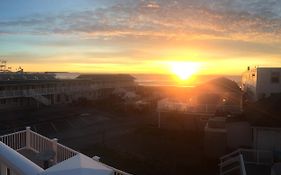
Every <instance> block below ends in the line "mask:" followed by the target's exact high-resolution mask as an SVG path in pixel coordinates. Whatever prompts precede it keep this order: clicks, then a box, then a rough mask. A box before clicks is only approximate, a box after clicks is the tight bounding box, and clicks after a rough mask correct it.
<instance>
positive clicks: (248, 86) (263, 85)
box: [241, 67, 281, 101]
mask: <svg viewBox="0 0 281 175" xmlns="http://www.w3.org/2000/svg"><path fill="white" fill-rule="evenodd" d="M280 76H281V68H280V67H254V68H250V67H248V69H247V71H246V72H244V73H243V75H242V82H241V86H242V90H243V91H244V92H245V93H246V96H247V99H248V100H251V101H256V100H259V99H261V98H265V97H269V96H270V95H273V94H276V93H281V77H280Z"/></svg>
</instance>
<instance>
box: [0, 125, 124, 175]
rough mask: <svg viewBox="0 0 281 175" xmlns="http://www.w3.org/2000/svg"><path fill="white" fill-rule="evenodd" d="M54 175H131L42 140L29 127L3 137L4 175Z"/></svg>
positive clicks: (53, 141)
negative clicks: (55, 173) (84, 173)
mask: <svg viewBox="0 0 281 175" xmlns="http://www.w3.org/2000/svg"><path fill="white" fill-rule="evenodd" d="M70 165H71V166H70ZM85 166H86V167H85ZM54 171H59V172H60V173H62V174H70V175H71V174H77V175H78V174H83V172H85V171H87V172H89V171H91V172H95V173H90V174H93V175H103V174H112V175H129V174H128V173H126V172H123V171H120V170H118V169H116V168H113V167H111V166H108V165H106V164H104V163H101V162H99V161H98V160H96V159H94V158H89V157H87V156H85V155H83V154H81V153H79V152H77V151H75V150H73V149H71V148H68V147H66V146H64V145H62V144H60V143H58V140H57V139H49V138H47V137H45V136H42V135H40V134H38V133H36V132H34V131H32V130H31V129H30V127H27V128H26V129H25V130H23V131H19V132H15V133H12V134H7V135H4V136H0V174H1V175H32V174H34V175H35V174H37V175H40V174H46V175H49V174H52V173H54ZM64 171H65V173H64Z"/></svg>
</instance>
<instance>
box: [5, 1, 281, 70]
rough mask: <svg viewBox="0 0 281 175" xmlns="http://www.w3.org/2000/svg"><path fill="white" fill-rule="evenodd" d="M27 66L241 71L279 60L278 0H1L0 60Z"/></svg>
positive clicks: (280, 25)
mask: <svg viewBox="0 0 281 175" xmlns="http://www.w3.org/2000/svg"><path fill="white" fill-rule="evenodd" d="M1 58H2V59H5V60H7V61H8V62H9V65H11V66H13V68H16V67H18V66H22V67H24V69H25V71H70V72H98V73H116V72H118V73H168V72H169V71H170V70H171V69H172V68H171V65H174V64H181V63H186V62H187V63H188V64H189V65H193V64H196V65H199V66H198V67H199V68H198V72H197V73H198V74H241V73H242V72H243V71H244V70H245V69H246V67H247V66H248V65H261V66H281V1H279V0H268V1H265V0H247V1H245V0H177V1H172V0H155V1H147V0H111V1H110V0H7V1H4V0H1V1H0V59H1Z"/></svg>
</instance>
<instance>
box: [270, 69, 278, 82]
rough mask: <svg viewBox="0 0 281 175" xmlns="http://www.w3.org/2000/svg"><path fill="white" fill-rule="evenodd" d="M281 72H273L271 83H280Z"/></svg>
mask: <svg viewBox="0 0 281 175" xmlns="http://www.w3.org/2000/svg"><path fill="white" fill-rule="evenodd" d="M279 81H280V72H271V83H279Z"/></svg>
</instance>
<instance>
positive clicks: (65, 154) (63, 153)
mask: <svg viewBox="0 0 281 175" xmlns="http://www.w3.org/2000/svg"><path fill="white" fill-rule="evenodd" d="M76 154H78V152H77V151H75V150H73V149H71V148H68V147H66V146H64V145H62V144H59V143H58V144H57V163H59V162H62V161H64V160H66V159H69V158H71V157H73V156H75V155H76Z"/></svg>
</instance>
